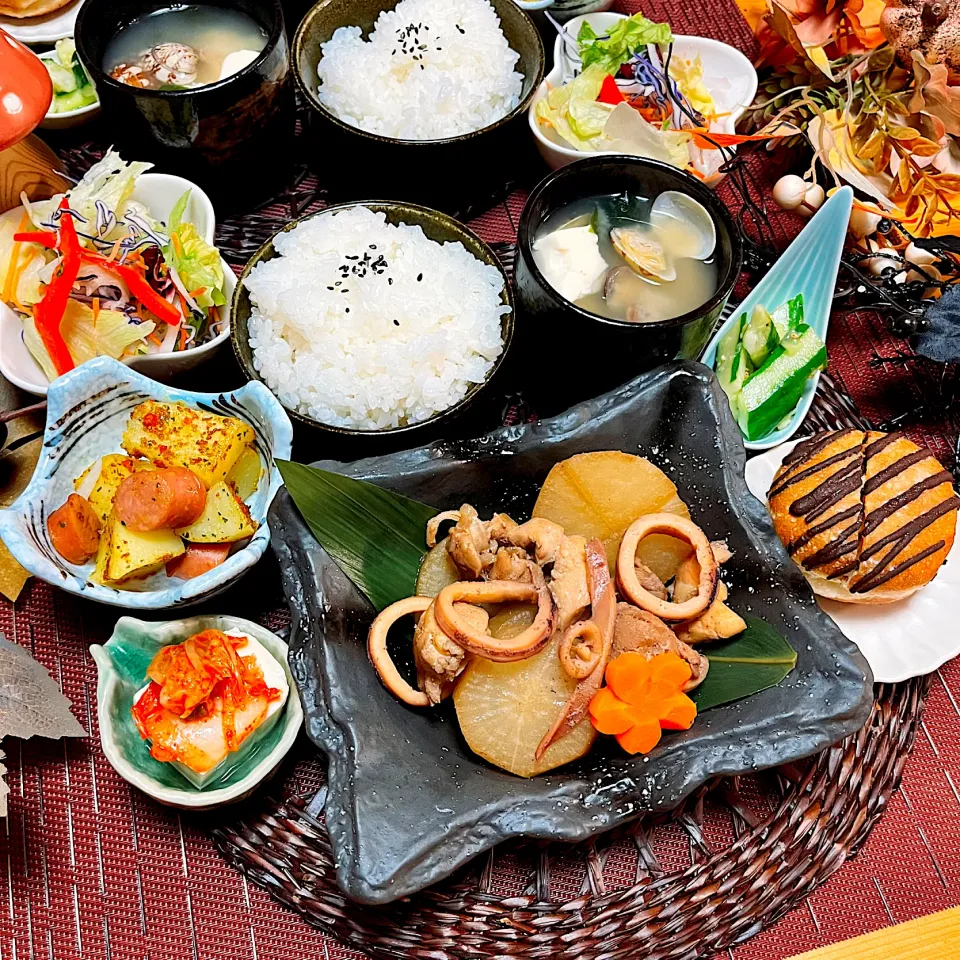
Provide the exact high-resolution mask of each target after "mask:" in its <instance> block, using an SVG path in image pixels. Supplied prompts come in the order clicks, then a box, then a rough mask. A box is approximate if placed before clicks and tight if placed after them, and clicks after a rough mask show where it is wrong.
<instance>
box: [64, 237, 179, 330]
mask: <svg viewBox="0 0 960 960" xmlns="http://www.w3.org/2000/svg"><path fill="white" fill-rule="evenodd" d="M80 255H81V256H82V257H83V259H84V260H86V261H87V262H88V263H95V264H97V265H98V266H100V267H103V269H104V270H106V271H107V272H108V273H112V274H113V275H114V276H116V277H119V278H120V279H121V280H123V282H124V283H126V285H127V288H128V289H129V291H130V293H132V294H133V296H135V297H136V298H137V299H138V300H139V301H140V302H141V303H142V304H143V305H144V306H145V307H146V308H147V309H148V310H149V311H150V312H151V313H152V314H153V315H154V316H155V317H158V318H159V319H161V320H162V321H163V322H164V323H166V324H169V325H170V326H171V327H176V326H179V325H180V321H181V320H182V319H183V316H182V314H181V313H180V311H179V310H178V309H177V308H176V307H175V306H174V305H173V304H172V303H170V302H169V301H168V300H164V299H163V297H161V296H160V294H159V293H157V291H156V290H154V289H153V287H151V286H150V284H149V283H148V282H147V280H146V279H145V278H144V277H143V276H142V275H141V274H139V273H138V272H137V271H136V270H134V268H133V267H128V266H125V265H124V264H122V263H117V262H116V260H108V259H107V258H106V257H105V256H103V255H102V254H99V253H93V252H91V251H90V250H82V251H81V254H80Z"/></svg>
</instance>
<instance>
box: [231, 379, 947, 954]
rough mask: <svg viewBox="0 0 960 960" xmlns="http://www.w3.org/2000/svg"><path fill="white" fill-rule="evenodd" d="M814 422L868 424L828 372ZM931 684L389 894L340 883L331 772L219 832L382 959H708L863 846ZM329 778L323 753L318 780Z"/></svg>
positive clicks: (891, 691)
mask: <svg viewBox="0 0 960 960" xmlns="http://www.w3.org/2000/svg"><path fill="white" fill-rule="evenodd" d="M805 425H806V426H808V427H809V428H810V430H814V429H818V428H824V429H838V428H840V427H843V426H858V427H863V426H865V425H866V424H865V421H864V419H863V418H862V417H861V416H860V414H859V413H858V411H857V408H856V406H855V404H854V403H853V401H852V400H851V399H850V397H849V396H848V395H847V394H846V393H845V392H844V391H843V390H842V389H841V388H839V387H838V386H837V384H836V382H835V381H834V380H833V379H832V378H831V377H830V376H829V375H828V374H824V375H823V376H822V377H821V380H820V387H819V390H818V393H817V398H816V401H815V403H814V406H813V408H812V410H811V412H810V415H809V417H808V419H807V421H806V423H805ZM928 689H929V681H928V680H927V679H925V678H924V679H916V680H910V681H908V682H906V683H900V684H879V685H877V687H876V701H875V704H874V711H873V714H872V716H871V718H870V721H869V722H868V723H867V725H866V726H865V727H864V728H863V729H862V730H861V731H860V732H859V733H858V734H856V735H855V736H852V737H849V738H848V739H847V740H844V741H843V742H841V743H839V744H837V745H836V746H834V747H831V748H830V749H829V750H825V751H824V752H823V753H821V754H819V755H817V756H816V757H813V758H811V759H810V760H808V761H805V762H804V763H802V764H798V765H792V766H789V767H781V768H778V769H777V770H775V771H772V772H767V773H764V774H760V775H758V776H753V777H739V778H732V779H730V778H723V779H720V780H716V781H713V782H711V783H709V784H707V785H705V786H704V787H702V788H701V789H700V790H699V791H697V792H696V793H695V794H694V795H693V796H692V797H690V798H689V799H688V800H687V801H686V802H685V803H684V804H683V805H682V806H681V807H680V808H678V809H677V810H675V811H673V812H671V813H670V814H668V815H665V816H664V815H660V816H657V817H644V818H641V819H640V820H638V821H635V822H634V823H633V824H632V825H631V826H630V827H629V828H627V829H624V830H619V831H614V832H612V833H610V834H607V835H605V836H604V837H601V838H600V839H598V840H596V841H592V842H588V843H585V844H582V845H579V846H576V847H570V846H565V845H560V844H534V843H515V844H505V845H502V846H501V847H498V848H495V849H494V850H492V851H490V853H489V854H488V855H486V856H484V857H480V858H478V860H476V861H474V863H473V864H472V865H471V866H470V867H468V868H466V869H465V870H463V871H461V872H460V873H458V874H456V875H454V876H453V877H451V878H450V879H448V880H446V881H444V882H442V883H440V884H438V885H436V886H434V887H432V888H430V889H429V890H427V891H424V892H423V893H421V894H419V895H417V896H415V897H412V898H409V899H406V900H401V901H399V902H397V903H395V904H391V905H389V906H387V907H382V908H374V907H369V906H359V905H356V904H353V903H351V902H350V901H349V900H347V898H346V897H345V896H344V894H343V893H342V891H341V890H340V889H339V888H338V887H337V884H336V877H335V870H334V863H333V857H332V852H331V849H330V842H329V839H328V837H327V832H326V829H325V827H324V824H323V816H322V810H323V804H324V800H325V798H326V790H325V788H324V787H322V786H321V788H320V789H319V790H317V791H316V792H313V793H312V794H311V795H307V796H294V797H290V798H288V799H285V800H278V799H270V798H267V799H264V800H263V801H261V805H260V806H259V807H258V808H255V809H252V810H250V811H248V812H246V814H245V815H244V817H243V819H241V820H239V821H237V822H234V823H229V824H227V825H225V826H218V827H216V828H214V829H213V830H212V833H213V836H214V839H215V841H216V843H217V845H218V846H219V848H220V850H221V851H222V852H223V854H224V856H225V857H226V858H227V860H228V861H229V862H230V863H232V864H233V865H234V866H235V867H237V869H239V870H240V871H242V872H243V873H244V874H245V875H246V876H247V877H248V878H249V879H250V880H252V881H253V882H254V883H257V884H259V885H260V886H262V887H263V888H264V889H266V890H268V891H269V892H270V893H271V894H272V895H273V896H274V897H276V899H278V900H279V901H280V902H281V903H284V904H286V905H287V906H289V907H291V908H292V909H294V910H296V911H298V912H299V913H300V914H301V915H302V916H303V917H304V919H305V920H306V921H307V922H308V923H310V924H312V925H314V926H316V927H319V928H321V929H323V930H325V931H327V932H329V933H331V934H333V935H335V936H337V937H339V938H340V939H341V940H343V941H345V942H347V943H349V944H350V945H352V946H354V947H357V948H358V949H360V950H363V951H365V952H367V953H368V954H370V955H371V956H374V957H391V958H395V957H404V958H411V957H417V958H423V960H446V958H477V957H503V956H509V957H527V958H531V960H533V958H546V957H550V958H578V960H580V958H584V960H592V958H597V960H600V958H603V960H608V958H616V957H624V958H626V957H637V956H641V955H642V956H643V957H645V958H649V960H671V958H676V960H680V958H684V960H692V958H699V957H707V956H710V955H711V954H713V953H715V952H717V951H719V950H723V949H726V948H728V947H732V946H734V945H736V944H738V943H742V942H743V941H745V940H747V939H749V938H750V937H752V936H754V935H756V934H757V933H759V932H760V931H761V930H762V929H764V928H765V927H767V926H770V925H771V924H773V923H775V922H776V921H777V920H778V919H779V918H780V917H782V916H783V915H784V914H785V913H786V912H787V911H789V910H791V909H792V908H794V907H796V906H798V905H799V904H801V903H803V901H804V900H805V899H806V898H807V897H808V896H809V895H810V893H811V892H812V891H813V890H814V889H815V888H816V887H817V886H818V885H820V884H821V883H823V882H824V881H825V880H826V879H827V878H828V877H830V876H831V874H833V873H834V872H835V871H836V870H837V869H839V868H840V867H841V866H842V865H843V863H844V862H845V861H846V860H847V859H848V858H849V857H852V856H854V855H855V854H856V853H857V852H858V850H859V849H860V848H861V846H862V845H863V843H864V841H865V840H866V838H867V836H868V835H869V833H870V831H871V829H872V828H873V826H874V824H875V823H876V822H877V820H878V819H879V818H880V816H881V815H882V814H883V811H884V810H885V809H886V806H887V802H888V800H889V798H890V796H891V794H892V793H893V792H894V791H895V790H896V788H897V785H898V783H899V781H900V775H901V772H902V769H903V764H904V763H905V761H906V759H907V757H908V756H909V753H910V749H911V747H912V745H913V740H914V736H915V734H916V731H917V728H918V726H919V724H920V720H921V717H922V714H923V705H924V700H925V698H926V695H927V691H928ZM322 776H323V774H322V765H321V761H320V760H319V757H317V758H316V759H314V760H312V761H311V769H310V770H309V771H308V779H311V780H315V781H316V780H321V781H322Z"/></svg>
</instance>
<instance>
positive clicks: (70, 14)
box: [0, 0, 83, 45]
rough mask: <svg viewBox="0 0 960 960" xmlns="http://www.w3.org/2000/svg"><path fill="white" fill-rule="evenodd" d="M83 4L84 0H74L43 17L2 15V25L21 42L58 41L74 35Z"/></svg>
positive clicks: (35, 43)
mask: <svg viewBox="0 0 960 960" xmlns="http://www.w3.org/2000/svg"><path fill="white" fill-rule="evenodd" d="M82 6H83V0H73V2H72V3H68V4H67V5H66V6H65V7H61V8H60V9H59V10H54V11H53V13H48V14H45V15H44V16H42V17H0V27H2V28H3V29H4V30H6V31H7V33H9V34H10V36H11V37H16V38H17V39H18V40H19V41H20V42H21V43H29V44H33V45H38V44H46V43H56V42H57V41H58V40H63V39H64V37H72V36H73V28H74V26H75V25H76V22H77V14H78V13H79V12H80V8H81V7H82Z"/></svg>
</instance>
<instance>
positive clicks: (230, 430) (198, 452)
mask: <svg viewBox="0 0 960 960" xmlns="http://www.w3.org/2000/svg"><path fill="white" fill-rule="evenodd" d="M253 440H254V432H253V429H252V428H251V427H249V426H248V425H247V424H245V423H243V422H242V421H241V420H237V419H236V418H234V417H221V416H219V415H218V414H215V413H208V412H207V411H205V410H195V409H194V408H193V407H188V406H186V404H183V403H160V402H159V401H156V400H146V401H144V402H143V403H141V404H139V405H138V406H137V407H135V408H134V410H133V412H132V413H131V415H130V420H129V421H128V423H127V429H126V430H125V431H124V434H123V442H122V446H123V449H124V450H126V451H127V453H129V454H130V455H131V456H133V457H145V458H146V459H147V460H149V461H151V462H152V463H153V464H154V465H155V466H158V467H186V468H187V469H188V470H192V471H193V472H194V473H195V474H196V475H197V476H198V477H199V478H200V479H201V480H202V481H203V483H204V485H205V486H206V487H207V488H208V489H209V488H210V487H212V486H214V484H216V483H218V482H219V481H221V480H223V479H224V478H225V477H226V476H227V474H229V473H230V471H231V469H232V468H233V466H234V464H235V463H236V462H237V460H239V459H240V456H241V455H242V454H243V451H244V450H245V449H246V448H247V446H248V445H249V444H251V443H252V442H253Z"/></svg>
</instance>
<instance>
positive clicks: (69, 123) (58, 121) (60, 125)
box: [38, 50, 100, 130]
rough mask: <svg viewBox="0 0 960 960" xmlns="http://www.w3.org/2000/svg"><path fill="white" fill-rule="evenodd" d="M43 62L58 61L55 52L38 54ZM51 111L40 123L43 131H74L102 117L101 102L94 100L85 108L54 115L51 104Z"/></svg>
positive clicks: (48, 51)
mask: <svg viewBox="0 0 960 960" xmlns="http://www.w3.org/2000/svg"><path fill="white" fill-rule="evenodd" d="M38 56H39V57H40V59H41V60H56V59H57V53H56V51H55V50H47V51H45V52H44V53H40V54H38ZM50 107H51V110H50V111H48V112H47V115H46V116H45V117H44V118H43V119H42V120H41V121H40V128H41V129H42V130H72V129H73V128H74V127H79V126H80V125H81V124H84V123H88V122H89V121H90V120H93V118H94V117H97V116H99V115H100V101H99V100H94V101H93V103H88V104H87V105H86V106H85V107H77V109H76V110H64V111H63V112H62V113H53V112H52V109H53V104H50Z"/></svg>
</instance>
